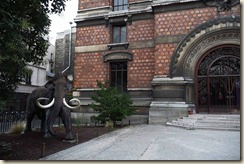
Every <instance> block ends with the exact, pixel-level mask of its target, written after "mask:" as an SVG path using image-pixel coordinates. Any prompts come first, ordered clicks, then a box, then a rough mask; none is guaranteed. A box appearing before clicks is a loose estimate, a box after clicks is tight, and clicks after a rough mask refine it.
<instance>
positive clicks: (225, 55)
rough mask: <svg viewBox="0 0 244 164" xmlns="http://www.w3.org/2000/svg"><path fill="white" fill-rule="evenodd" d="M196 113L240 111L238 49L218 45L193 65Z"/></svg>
mask: <svg viewBox="0 0 244 164" xmlns="http://www.w3.org/2000/svg"><path fill="white" fill-rule="evenodd" d="M196 74H197V76H196V77H197V78H196V91H197V92H196V94H197V96H196V97H197V101H196V102H197V104H196V105H197V112H198V113H233V112H237V113H238V112H240V48H239V47H236V46H224V47H218V48H215V49H213V50H211V51H210V52H208V53H207V54H206V55H204V57H203V58H202V59H201V60H200V61H199V63H198V65H197V72H196Z"/></svg>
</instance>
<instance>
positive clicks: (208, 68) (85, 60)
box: [74, 0, 240, 123]
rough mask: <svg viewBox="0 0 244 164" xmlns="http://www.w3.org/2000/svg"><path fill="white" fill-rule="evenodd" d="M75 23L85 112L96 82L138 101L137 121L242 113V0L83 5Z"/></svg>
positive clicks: (92, 0) (77, 77) (109, 0)
mask: <svg viewBox="0 0 244 164" xmlns="http://www.w3.org/2000/svg"><path fill="white" fill-rule="evenodd" d="M75 22H76V23H77V30H76V46H75V61H74V87H75V88H76V91H78V92H79V93H78V94H77V93H76V96H78V97H79V98H80V99H81V101H82V104H83V106H82V110H85V111H86V112H87V114H88V113H89V112H91V113H92V111H91V110H90V109H88V107H87V104H89V103H90V102H91V99H90V95H91V94H92V93H93V92H94V89H96V88H97V86H96V81H97V80H100V81H105V80H109V81H110V83H111V85H112V86H117V87H120V88H121V89H123V90H125V91H127V92H128V93H129V94H130V95H131V96H132V98H133V101H134V104H135V105H136V106H137V109H138V110H137V114H136V115H135V116H133V117H131V118H130V119H131V120H134V122H149V123H166V122H167V121H171V120H172V119H174V118H177V117H181V116H185V115H187V113H188V110H195V111H196V112H197V113H216V112H217V113H230V112H233V111H238V110H240V85H239V84H240V83H239V82H240V2H239V1H236V0H228V1H213V0H203V1H199V0H99V1H97V0H80V1H79V7H78V13H77V16H76V18H75ZM88 115H89V114H88ZM91 115H92V114H91Z"/></svg>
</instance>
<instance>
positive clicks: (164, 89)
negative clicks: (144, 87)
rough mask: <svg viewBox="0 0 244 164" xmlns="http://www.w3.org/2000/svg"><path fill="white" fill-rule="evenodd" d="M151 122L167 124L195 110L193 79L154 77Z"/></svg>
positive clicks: (150, 112)
mask: <svg viewBox="0 0 244 164" xmlns="http://www.w3.org/2000/svg"><path fill="white" fill-rule="evenodd" d="M152 86H153V101H152V103H151V105H150V109H149V124H166V123H167V122H171V121H172V120H176V119H177V118H181V117H183V116H187V115H188V110H194V109H195V105H194V101H193V100H194V99H193V95H194V94H193V81H192V80H191V79H185V78H183V77H174V78H169V77H154V79H153V81H152Z"/></svg>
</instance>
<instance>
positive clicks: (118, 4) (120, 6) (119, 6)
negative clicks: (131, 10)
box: [114, 0, 128, 11]
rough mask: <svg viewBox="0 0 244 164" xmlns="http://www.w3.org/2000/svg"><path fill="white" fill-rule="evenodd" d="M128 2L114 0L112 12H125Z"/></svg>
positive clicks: (125, 0)
mask: <svg viewBox="0 0 244 164" xmlns="http://www.w3.org/2000/svg"><path fill="white" fill-rule="evenodd" d="M127 9H128V0H114V11H120V10H127Z"/></svg>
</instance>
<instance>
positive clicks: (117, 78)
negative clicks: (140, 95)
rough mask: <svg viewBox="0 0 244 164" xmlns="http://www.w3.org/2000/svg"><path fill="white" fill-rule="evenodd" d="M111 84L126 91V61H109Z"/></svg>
mask: <svg viewBox="0 0 244 164" xmlns="http://www.w3.org/2000/svg"><path fill="white" fill-rule="evenodd" d="M110 70H111V76H110V77H111V80H110V82H111V86H112V87H117V88H119V89H121V90H123V91H127V62H111V63H110Z"/></svg>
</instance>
